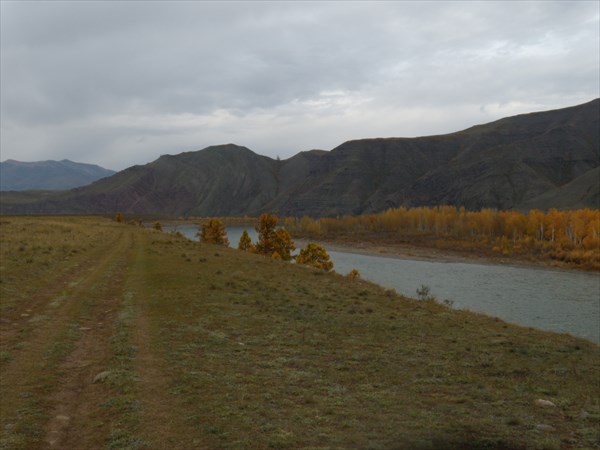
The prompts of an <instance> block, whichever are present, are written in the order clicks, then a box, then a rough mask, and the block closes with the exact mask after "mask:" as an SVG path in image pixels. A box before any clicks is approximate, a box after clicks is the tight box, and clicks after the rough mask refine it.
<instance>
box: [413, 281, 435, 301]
mask: <svg viewBox="0 0 600 450" xmlns="http://www.w3.org/2000/svg"><path fill="white" fill-rule="evenodd" d="M430 292H431V288H430V287H429V286H427V285H425V284H422V285H421V287H420V288H417V298H418V299H419V300H435V297H434V296H433V295H431V294H430Z"/></svg>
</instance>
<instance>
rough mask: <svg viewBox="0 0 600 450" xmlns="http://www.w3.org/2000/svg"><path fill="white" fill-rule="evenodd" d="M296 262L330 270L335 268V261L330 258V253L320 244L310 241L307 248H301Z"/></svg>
mask: <svg viewBox="0 0 600 450" xmlns="http://www.w3.org/2000/svg"><path fill="white" fill-rule="evenodd" d="M296 263H298V264H305V265H308V266H312V267H316V268H318V269H323V270H324V271H326V272H327V271H329V270H331V269H332V268H333V262H331V261H330V260H329V254H328V253H327V251H326V250H325V248H324V247H322V246H320V245H319V244H313V243H309V244H308V245H307V246H306V248H305V249H302V250H300V254H299V255H298V256H297V257H296Z"/></svg>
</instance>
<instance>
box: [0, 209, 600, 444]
mask: <svg viewBox="0 0 600 450" xmlns="http://www.w3.org/2000/svg"><path fill="white" fill-rule="evenodd" d="M1 220H2V222H1V225H0V230H1V232H2V253H1V257H2V259H1V262H0V265H1V266H2V273H1V275H0V276H1V279H2V283H1V284H0V289H1V291H0V292H1V293H2V297H1V300H0V306H1V312H2V317H1V319H2V320H1V321H0V325H1V327H2V328H1V330H2V332H3V334H2V336H3V341H2V348H1V351H2V353H1V359H0V364H2V366H0V367H1V368H2V375H4V374H6V375H7V377H9V378H11V377H13V375H12V374H16V373H20V372H19V371H22V370H23V369H24V368H27V367H37V366H38V365H37V364H34V362H33V361H32V360H31V358H32V356H33V355H35V354H38V353H40V352H42V353H43V352H50V353H46V354H48V355H49V356H48V357H47V358H49V361H50V363H47V364H44V366H43V370H38V369H36V370H33V371H31V372H30V374H29V375H28V379H27V382H26V383H25V382H16V381H15V383H14V384H7V383H5V382H4V381H3V382H2V383H1V392H0V394H1V395H2V397H1V398H2V399H3V401H2V404H1V406H2V407H1V424H0V433H2V435H1V440H0V443H1V444H0V448H15V449H17V448H47V442H46V441H45V440H44V439H45V436H46V435H47V432H48V423H49V422H50V421H51V420H52V419H53V417H52V415H53V414H54V413H53V411H56V410H57V409H56V408H57V405H56V402H57V401H59V400H57V398H60V397H57V395H56V392H60V390H61V386H62V382H63V381H64V379H65V374H64V373H63V370H61V367H64V362H65V361H68V360H69V357H72V355H73V354H76V352H77V351H78V347H79V346H81V345H83V342H84V341H83V340H82V339H81V337H80V336H79V333H81V332H80V331H78V330H79V328H77V327H74V326H73V324H80V323H81V322H82V320H83V319H84V318H87V319H90V321H91V322H94V321H96V322H100V321H102V322H103V323H105V326H109V327H110V328H109V330H110V333H106V332H100V331H98V337H99V339H98V342H99V344H98V345H99V347H98V348H97V349H96V352H95V353H98V355H103V356H102V358H101V360H102V361H99V362H98V364H99V365H98V367H101V365H100V362H101V363H102V364H103V365H104V366H103V367H104V368H105V369H108V370H110V371H111V374H112V375H111V376H110V377H108V378H107V380H106V382H104V383H91V382H90V380H87V381H86V380H85V379H84V380H82V382H81V385H80V386H78V387H77V389H80V391H81V392H82V395H81V396H80V398H81V399H90V400H86V401H93V402H95V403H97V404H94V405H88V406H89V407H90V408H92V409H94V410H98V412H97V413H96V414H92V415H89V414H88V415H83V416H81V417H87V418H88V419H86V420H78V421H77V420H75V419H74V418H73V420H72V421H71V425H70V427H71V428H70V429H69V433H68V435H69V436H70V437H69V439H70V442H73V439H74V438H79V439H80V442H81V447H80V448H98V447H97V446H96V444H97V443H101V444H102V445H103V446H104V447H105V448H129V449H134V448H185V449H187V448H210V449H216V448H231V449H238V448H277V449H279V448H306V449H308V448H311V449H316V448H372V449H390V448H417V449H443V448H447V449H450V448H457V449H458V448H515V449H520V448H538V449H546V448H548V449H552V448H598V447H600V441H599V434H598V426H599V423H600V405H599V401H600V400H599V396H600V385H599V378H598V374H599V373H600V360H599V353H598V347H597V346H595V345H594V344H592V343H589V342H587V341H584V340H580V339H577V338H574V337H571V336H567V335H557V334H553V333H547V332H542V331H537V330H532V329H525V328H520V327H516V326H513V325H509V324H506V323H504V322H502V321H500V320H496V319H493V318H489V317H485V316H482V315H476V314H473V313H469V312H465V311H454V310H450V309H448V308H446V307H444V306H441V305H438V304H436V303H435V302H427V301H425V302H419V301H416V300H410V299H406V298H403V297H400V296H398V295H396V294H395V293H393V292H391V291H389V290H385V289H383V288H380V287H378V286H375V285H373V284H370V283H367V282H365V281H362V280H360V279H355V280H351V279H348V278H346V277H342V276H340V275H336V274H326V273H323V272H318V271H314V270H312V269H309V268H305V267H298V266H295V265H292V264H289V263H284V262H279V261H272V260H270V259H267V258H264V257H261V256H258V255H251V254H247V253H244V252H239V251H236V250H231V249H228V248H223V247H216V246H210V245H206V244H200V243H197V242H190V241H187V240H185V239H182V238H179V237H177V236H174V235H169V234H166V233H159V232H155V231H152V230H144V229H139V228H136V227H131V226H127V225H118V224H115V223H111V222H109V221H102V220H100V219H88V218H76V219H73V218H64V219H63V218H13V217H4V218H2V219H1ZM67 229H70V231H68V232H67V231H64V230H67ZM65 234H68V235H69V239H64V237H65V236H64V235H65ZM23 241H26V242H27V245H26V250H23V251H21V250H20V249H19V248H20V247H19V246H20V245H22V242H23ZM32 242H35V243H36V244H35V250H34V245H32V244H30V243H32ZM115 243H120V244H119V245H121V246H122V248H124V249H127V250H124V252H126V253H127V255H128V256H127V258H125V257H124V256H122V253H123V252H121V253H119V252H116V251H115V252H113V253H112V254H109V249H110V248H114V247H115ZM49 247H52V253H51V254H50V255H51V256H52V258H49V259H45V256H48V255H45V254H44V250H45V249H48V248H49ZM73 250H75V252H73ZM23 253H25V254H23ZM22 254H23V255H22ZM120 254H121V257H120V258H121V259H119V261H121V262H119V263H115V264H111V261H112V260H117V259H118V258H119V255H120ZM21 255H22V256H21ZM102 255H105V256H104V258H102ZM123 258H125V259H123ZM28 259H32V262H27V260H28ZM94 261H97V263H94ZM122 261H127V263H126V264H125V263H123V262H122ZM111 268H112V269H111ZM116 268H118V270H119V271H120V272H119V273H118V277H119V278H121V279H122V281H121V282H119V283H115V284H114V285H111V287H110V289H108V288H107V289H108V290H106V291H102V290H101V287H102V286H104V285H103V284H102V283H103V281H102V280H103V279H104V278H103V277H102V274H106V273H108V271H109V270H117V269H116ZM31 274H34V276H31ZM115 276H116V275H115ZM57 280H60V288H57V287H56V285H57ZM77 282H78V283H79V284H77V285H74V286H71V284H72V283H77ZM83 288H86V289H92V290H94V291H96V292H106V296H109V297H110V298H102V297H103V295H101V294H99V295H97V296H92V297H91V298H90V300H89V302H88V303H89V305H88V306H87V307H81V308H79V307H77V308H70V307H69V305H70V304H72V303H71V302H70V299H72V298H73V296H74V295H76V296H81V295H83V291H82V290H81V289H83ZM60 298H62V300H61V301H60V302H59V303H60V304H59V305H58V306H54V307H52V306H51V304H52V302H56V301H57V299H60ZM115 298H118V301H117V300H115ZM111 299H112V300H111ZM103 302H108V303H110V304H111V308H114V309H115V311H114V312H112V313H109V316H110V318H112V320H111V322H110V324H109V325H106V319H105V318H104V317H105V316H102V317H101V316H100V314H103V313H104V312H105V311H106V310H105V309H103V308H102V307H101V306H102V304H103ZM27 310H31V311H30V313H29V314H30V315H29V316H21V314H22V313H21V311H27ZM26 314H27V313H26ZM32 317H45V318H42V319H38V321H33V322H32V321H31V320H30V319H31V318H32ZM14 329H18V330H19V332H17V333H15V332H14ZM42 335H47V336H51V337H52V339H50V340H48V339H46V340H43V339H40V336H42ZM4 336H6V339H4ZM52 349H54V350H53V352H52V351H51V350H52ZM90 364H92V363H90ZM74 370H84V368H81V369H74ZM3 378H5V377H4V376H3ZM11 379H16V378H14V377H13V378H11ZM92 389H94V390H95V391H94V392H92ZM92 394H93V395H92ZM5 398H6V399H8V400H9V402H8V403H6V402H5V401H4V399H5ZM538 399H544V400H548V401H551V402H552V403H553V404H554V405H555V406H547V407H543V406H538V405H536V403H535V402H536V400H538ZM72 403H76V402H72ZM69 408H71V409H70V411H72V412H68V411H69ZM61 410H62V411H65V412H64V414H65V415H70V414H73V415H74V414H78V413H77V411H80V410H81V405H77V404H65V405H62V409H61ZM103 410H104V411H107V412H108V413H107V414H103V413H102V411H103ZM44 432H46V434H44ZM65 439H66V438H65ZM62 442H63V443H65V442H69V441H67V440H63V441H62ZM56 448H61V447H56Z"/></svg>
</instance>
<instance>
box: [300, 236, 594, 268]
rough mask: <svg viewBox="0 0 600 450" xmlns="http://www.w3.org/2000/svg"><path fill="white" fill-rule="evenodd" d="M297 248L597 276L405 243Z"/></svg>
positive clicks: (498, 256) (346, 243) (336, 242)
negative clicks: (543, 269) (538, 268)
mask: <svg viewBox="0 0 600 450" xmlns="http://www.w3.org/2000/svg"><path fill="white" fill-rule="evenodd" d="M294 241H295V242H296V245H297V247H303V246H305V245H306V244H307V243H308V242H316V243H318V244H320V245H322V246H323V247H325V248H326V249H327V250H332V251H337V252H345V253H357V254H361V255H368V256H380V257H384V258H397V259H410V260H415V261H431V262H442V263H444V262H455V263H456V262H458V263H473V264H491V265H505V266H514V267H540V268H545V269H557V270H576V271H583V272H593V273H597V272H598V271H597V270H591V269H586V268H581V267H577V266H574V265H572V264H567V263H565V262H562V261H555V260H540V259H532V258H525V257H522V256H518V255H514V256H510V257H509V256H505V255H502V254H499V253H492V252H487V253H485V252H478V251H464V250H463V251H459V250H452V249H440V248H436V247H428V246H419V245H412V244H407V243H386V244H383V243H377V242H369V241H351V240H347V239H343V240H320V239H317V240H313V239H306V238H298V239H295V240H294Z"/></svg>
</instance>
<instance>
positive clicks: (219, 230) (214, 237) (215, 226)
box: [199, 219, 229, 246]
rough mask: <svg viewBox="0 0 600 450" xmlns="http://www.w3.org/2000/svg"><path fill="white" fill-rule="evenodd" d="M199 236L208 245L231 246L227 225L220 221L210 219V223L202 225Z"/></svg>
mask: <svg viewBox="0 0 600 450" xmlns="http://www.w3.org/2000/svg"><path fill="white" fill-rule="evenodd" d="M199 234H200V240H201V241H202V242H206V243H207V244H217V245H225V246H228V245H229V239H227V231H225V224H224V223H223V221H222V220H220V219H209V220H208V222H206V223H204V224H202V231H201V232H200V233H199Z"/></svg>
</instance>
